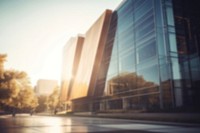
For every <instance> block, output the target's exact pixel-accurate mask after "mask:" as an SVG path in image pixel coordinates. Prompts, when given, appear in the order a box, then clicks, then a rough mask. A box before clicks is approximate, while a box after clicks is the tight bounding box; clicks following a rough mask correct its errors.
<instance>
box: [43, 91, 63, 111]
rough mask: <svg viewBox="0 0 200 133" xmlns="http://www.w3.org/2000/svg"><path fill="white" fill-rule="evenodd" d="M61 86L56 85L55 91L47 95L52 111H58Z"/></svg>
mask: <svg viewBox="0 0 200 133" xmlns="http://www.w3.org/2000/svg"><path fill="white" fill-rule="evenodd" d="M59 103H60V102H59V87H55V89H54V90H53V92H52V93H51V94H50V95H49V96H48V97H47V101H46V105H47V108H48V109H50V110H51V111H56V110H57V108H59Z"/></svg>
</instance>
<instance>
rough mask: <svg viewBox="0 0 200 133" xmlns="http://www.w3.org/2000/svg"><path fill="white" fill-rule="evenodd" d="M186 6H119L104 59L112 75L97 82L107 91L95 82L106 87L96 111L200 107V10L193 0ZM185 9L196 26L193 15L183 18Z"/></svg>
mask: <svg viewBox="0 0 200 133" xmlns="http://www.w3.org/2000/svg"><path fill="white" fill-rule="evenodd" d="M183 4H184V5H185V6H183ZM187 4H189V2H185V1H184V0H178V1H175V0H173V1H172V0H126V1H124V2H123V3H122V4H121V6H120V7H118V8H117V9H116V10H115V12H114V13H113V16H112V20H111V26H110V29H109V35H108V39H107V45H106V49H105V53H104V55H105V56H104V60H103V64H104V68H107V70H106V72H107V74H106V75H105V74H104V76H103V77H102V78H101V80H100V79H99V82H97V85H100V84H101V87H104V93H102V88H101V87H98V86H96V90H98V91H99V90H101V91H100V92H101V93H100V94H99V97H101V95H103V97H101V98H100V99H97V100H96V102H95V108H96V110H100V111H101V110H104V111H105V110H115V109H121V110H160V109H164V110H168V109H174V108H179V107H186V106H187V107H189V108H190V107H194V106H195V107H197V108H198V105H194V104H195V102H194V101H195V100H196V101H197V96H199V95H200V94H199V91H198V90H197V84H198V83H197V82H199V76H200V73H199V68H200V66H199V52H198V51H199V30H198V31H197V30H196V29H195V28H194V27H196V28H197V27H198V28H199V24H200V23H198V24H197V22H199V15H200V14H199V11H197V9H196V14H195V13H194V12H191V10H193V9H192V7H194V3H193V4H189V5H190V7H188V9H180V7H187V6H186V5H187ZM196 4H197V2H196ZM196 7H198V6H196ZM181 10H182V15H183V14H184V15H186V13H185V12H188V13H189V14H188V16H187V17H189V16H190V17H191V16H193V23H196V25H194V27H193V28H192V27H191V23H192V22H191V18H186V17H185V16H184V19H183V16H181V15H180V12H181ZM189 10H190V11H189ZM183 12H184V13H183ZM193 13H194V15H196V16H194V15H192V14H193ZM180 19H181V20H180ZM180 21H181V22H180ZM182 21H184V22H182ZM189 22H190V23H189ZM191 29H195V30H196V31H195V34H193V33H192V31H189V30H191ZM192 34H193V35H192ZM187 37H189V39H191V38H193V40H192V42H191V40H187ZM188 47H191V48H188ZM195 49H196V51H195ZM189 50H192V51H191V52H192V54H188V53H189ZM102 79H104V80H102ZM98 83H100V84H98ZM195 92H196V94H195ZM195 95H196V99H195V98H194V97H193V96H195ZM192 100H193V101H192ZM191 103H193V104H191ZM98 104H99V106H97V105H98ZM189 104H190V105H189Z"/></svg>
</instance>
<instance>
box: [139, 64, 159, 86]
mask: <svg viewBox="0 0 200 133" xmlns="http://www.w3.org/2000/svg"><path fill="white" fill-rule="evenodd" d="M158 84H159V74H158V67H157V65H155V66H151V67H148V68H145V69H142V70H140V71H138V78H137V85H138V88H141V87H150V86H155V85H156V86H157V85H158Z"/></svg>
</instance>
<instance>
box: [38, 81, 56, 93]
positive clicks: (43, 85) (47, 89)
mask: <svg viewBox="0 0 200 133" xmlns="http://www.w3.org/2000/svg"><path fill="white" fill-rule="evenodd" d="M56 87H58V81H57V80H50V79H40V80H38V81H37V85H36V87H35V93H36V95H46V96H48V95H50V94H51V93H52V92H53V90H54V89H55V88H56Z"/></svg>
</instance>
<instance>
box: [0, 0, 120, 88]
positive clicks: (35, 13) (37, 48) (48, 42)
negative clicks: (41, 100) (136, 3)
mask: <svg viewBox="0 0 200 133" xmlns="http://www.w3.org/2000/svg"><path fill="white" fill-rule="evenodd" d="M121 2H122V0H0V54H4V53H5V54H7V56H8V57H7V62H6V63H5V69H15V70H19V71H25V72H27V73H28V75H29V77H30V80H31V83H32V85H35V84H36V82H37V80H38V79H54V80H58V81H60V78H61V64H62V62H61V60H62V49H63V47H64V45H65V44H66V42H67V41H68V40H69V39H70V37H72V36H76V35H77V34H84V33H85V32H86V31H87V30H88V29H89V27H90V26H91V25H92V24H93V23H94V22H95V21H96V20H97V19H98V17H99V16H100V15H101V14H102V13H103V12H104V10H105V9H111V10H114V9H115V8H116V7H117V6H118V5H119V4H120V3H121Z"/></svg>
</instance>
